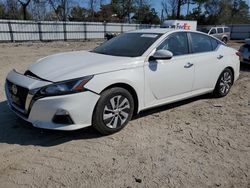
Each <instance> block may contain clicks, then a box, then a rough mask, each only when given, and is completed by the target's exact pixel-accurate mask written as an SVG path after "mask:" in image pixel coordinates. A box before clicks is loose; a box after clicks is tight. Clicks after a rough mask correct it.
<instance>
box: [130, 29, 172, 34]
mask: <svg viewBox="0 0 250 188" xmlns="http://www.w3.org/2000/svg"><path fill="white" fill-rule="evenodd" d="M174 30H175V29H168V28H154V29H140V30H135V31H130V33H159V34H165V33H168V32H170V31H174Z"/></svg>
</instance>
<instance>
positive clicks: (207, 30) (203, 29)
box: [200, 27, 210, 33]
mask: <svg viewBox="0 0 250 188" xmlns="http://www.w3.org/2000/svg"><path fill="white" fill-rule="evenodd" d="M200 31H201V32H203V33H209V31H210V28H205V27H204V28H201V29H200Z"/></svg>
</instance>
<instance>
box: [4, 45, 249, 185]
mask: <svg viewBox="0 0 250 188" xmlns="http://www.w3.org/2000/svg"><path fill="white" fill-rule="evenodd" d="M94 46H96V42H85V43H83V42H77V43H66V42H54V43H24V44H0V65H1V66H0V187H3V188H7V187H18V188H19V187H52V188H55V187H115V188H117V187H126V188H128V187H130V188H132V187H149V188H153V187H250V66H243V67H242V69H241V76H240V79H239V80H238V81H237V82H236V84H235V86H234V87H233V89H232V91H231V93H230V94H229V95H228V96H227V97H225V98H223V99H213V98H211V97H210V96H209V95H206V96H202V97H198V98H195V99H191V100H187V101H184V102H180V103H176V104H173V105H167V106H163V107H161V108H156V109H154V110H150V111H146V112H144V113H142V114H141V115H139V116H138V117H136V118H134V120H133V121H131V123H129V125H128V126H127V127H126V128H125V129H124V130H122V131H121V132H119V133H117V134H114V135H111V136H106V137H102V136H100V135H99V134H98V133H97V132H96V131H95V130H93V129H92V128H87V129H83V130H78V131H74V132H60V131H48V130H41V129H37V128H33V127H32V126H31V125H29V124H28V123H26V122H24V121H22V120H20V119H19V118H17V116H15V115H14V114H13V113H12V112H10V111H9V109H8V107H7V104H6V99H5V96H4V88H3V85H4V80H5V77H6V75H7V73H8V71H10V70H11V69H13V68H17V69H18V70H21V71H24V70H25V69H26V67H27V65H29V64H30V63H32V62H34V61H35V60H37V59H38V58H41V57H44V56H46V55H50V54H54V53H57V52H62V51H71V50H78V49H90V48H92V47H94ZM233 46H234V47H236V48H237V47H238V46H239V44H233Z"/></svg>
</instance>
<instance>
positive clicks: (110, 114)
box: [93, 87, 134, 135]
mask: <svg viewBox="0 0 250 188" xmlns="http://www.w3.org/2000/svg"><path fill="white" fill-rule="evenodd" d="M133 111H134V100H133V97H132V95H131V94H130V93H129V92H128V91H127V90H126V89H123V88H119V87H115V88H111V89H108V90H106V91H104V92H103V93H102V94H101V97H100V99H99V101H98V103H97V105H96V107H95V111H94V114H93V126H94V128H95V129H96V130H97V131H99V132H100V133H101V134H103V135H108V134H113V133H115V132H118V131H120V130H121V129H122V128H124V127H125V126H126V125H127V123H128V122H129V121H130V120H131V118H132V115H133Z"/></svg>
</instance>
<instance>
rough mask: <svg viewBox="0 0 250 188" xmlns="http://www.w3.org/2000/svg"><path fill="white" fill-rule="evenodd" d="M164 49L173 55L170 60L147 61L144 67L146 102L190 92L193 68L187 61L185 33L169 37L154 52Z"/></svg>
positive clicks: (188, 60)
mask: <svg viewBox="0 0 250 188" xmlns="http://www.w3.org/2000/svg"><path fill="white" fill-rule="evenodd" d="M161 49H166V50H169V51H171V52H172V53H173V55H174V56H173V58H172V59H170V60H154V61H149V62H147V64H146V65H145V76H146V78H145V80H146V82H145V83H146V90H147V91H146V92H147V93H146V101H147V103H148V105H150V103H153V101H155V100H164V99H167V98H171V97H174V96H178V95H182V94H185V93H188V92H191V91H192V85H193V81H194V66H193V63H192V60H191V59H189V58H188V57H189V56H190V55H189V45H188V38H187V33H186V32H178V33H174V34H172V35H170V36H169V37H168V38H167V39H166V40H165V41H164V42H163V43H161V44H160V45H159V47H158V48H157V49H156V50H161Z"/></svg>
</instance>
